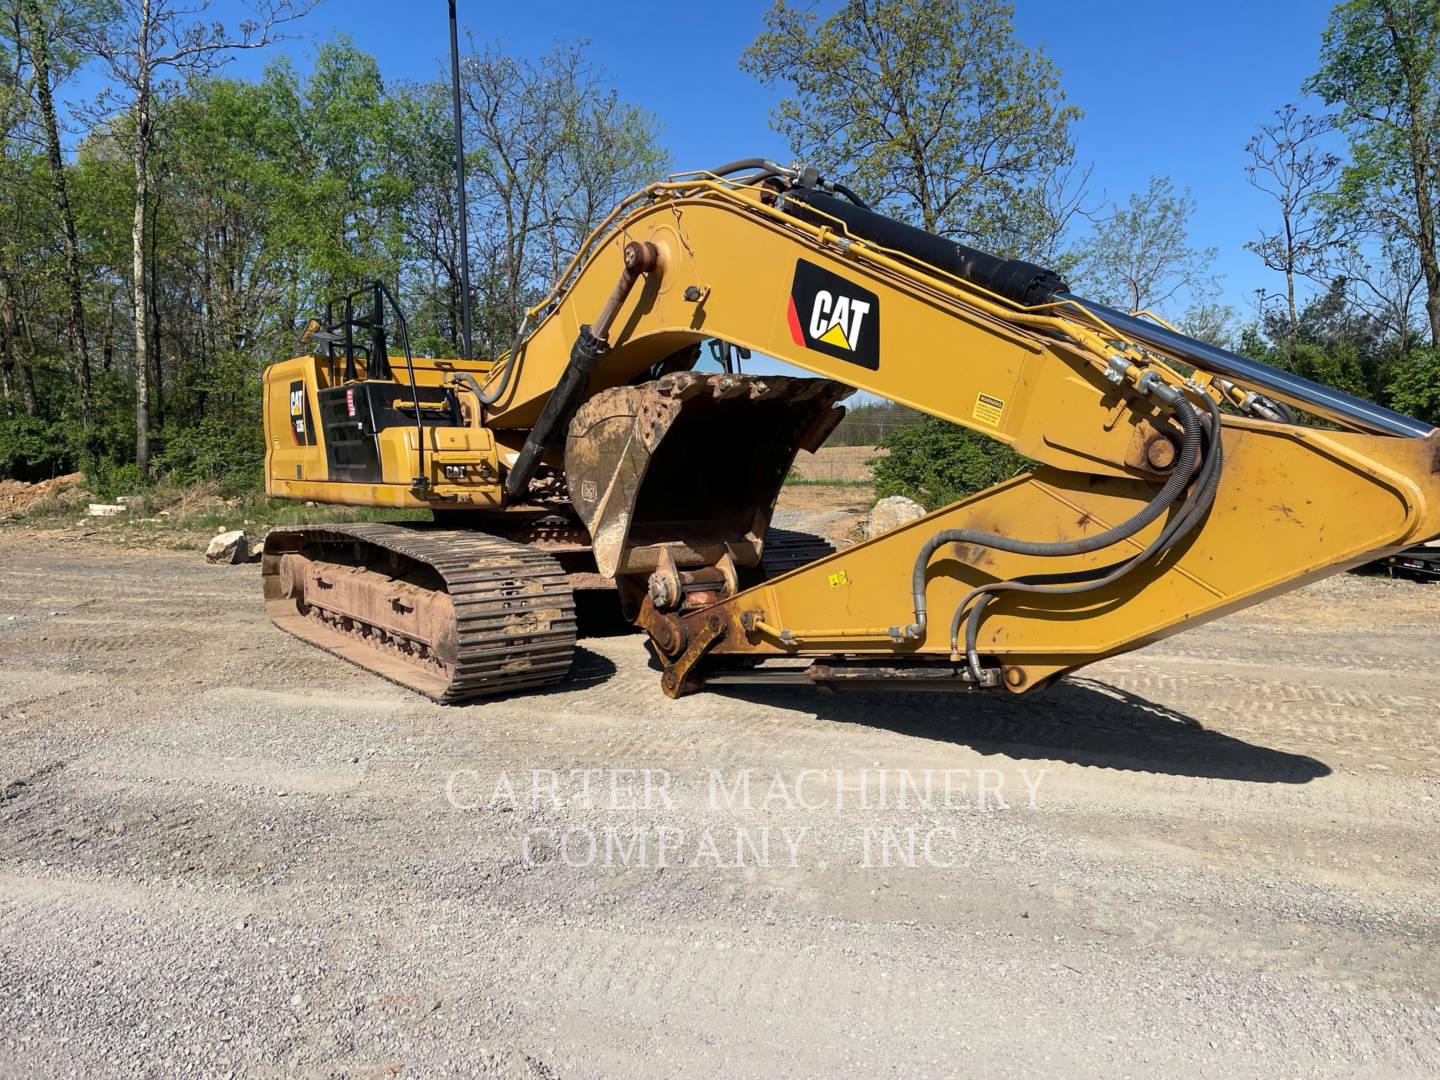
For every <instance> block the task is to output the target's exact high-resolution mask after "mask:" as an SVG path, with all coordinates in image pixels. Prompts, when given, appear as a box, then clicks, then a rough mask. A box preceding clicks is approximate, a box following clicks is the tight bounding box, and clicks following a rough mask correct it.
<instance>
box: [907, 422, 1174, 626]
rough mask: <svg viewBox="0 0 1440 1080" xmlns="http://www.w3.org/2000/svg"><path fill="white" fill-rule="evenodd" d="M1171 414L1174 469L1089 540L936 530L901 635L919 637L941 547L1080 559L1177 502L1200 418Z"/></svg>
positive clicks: (920, 558)
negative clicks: (1134, 507)
mask: <svg viewBox="0 0 1440 1080" xmlns="http://www.w3.org/2000/svg"><path fill="white" fill-rule="evenodd" d="M1175 414H1176V416H1178V417H1179V418H1180V424H1181V426H1182V427H1183V428H1184V437H1183V439H1182V441H1181V446H1180V455H1179V457H1178V458H1177V459H1176V462H1175V467H1174V469H1173V470H1172V471H1171V473H1170V476H1169V477H1168V478H1167V479H1166V481H1165V483H1164V484H1163V485H1161V487H1160V490H1159V491H1158V492H1156V493H1155V497H1154V498H1153V499H1151V500H1150V501H1149V502H1148V503H1146V504H1145V506H1144V507H1142V508H1141V509H1140V510H1139V511H1138V512H1137V513H1136V514H1135V515H1134V516H1133V517H1131V518H1129V519H1128V520H1126V521H1122V522H1120V524H1118V525H1114V526H1112V527H1110V528H1108V529H1106V530H1104V531H1103V532H1098V533H1095V534H1094V535H1093V536H1082V537H1079V538H1077V539H1075V540H1048V541H1047V540H1016V539H1014V538H1013V537H1009V536H1000V535H998V534H997V533H986V532H976V531H975V530H973V529H942V530H941V531H940V532H938V533H936V534H935V535H934V536H932V537H930V539H929V540H927V541H925V544H924V545H923V546H922V547H921V548H920V553H919V554H918V555H917V556H916V557H915V568H914V570H913V571H912V572H911V577H910V590H911V594H912V596H913V598H914V601H915V622H914V623H913V624H912V625H911V626H909V627H907V628H906V636H907V637H911V638H918V637H920V636H921V635H922V634H923V633H924V632H925V625H926V611H925V573H926V571H927V570H928V569H929V567H930V559H931V558H932V557H933V556H934V554H935V552H936V551H938V550H939V549H940V548H941V547H943V546H944V545H946V544H974V545H975V546H977V547H988V548H994V549H995V550H997V551H1007V552H1010V553H1011V554H1014V555H1036V556H1041V557H1046V558H1057V557H1063V556H1066V555H1084V554H1086V553H1087V552H1091V551H1099V550H1100V549H1101V548H1106V547H1110V546H1111V545H1112V544H1115V543H1118V542H1119V541H1121V540H1124V539H1126V538H1127V537H1130V536H1133V535H1135V533H1137V532H1139V531H1140V530H1141V529H1143V528H1145V526H1147V525H1149V524H1150V523H1151V522H1153V521H1154V520H1155V519H1156V518H1158V517H1159V516H1160V515H1161V514H1163V513H1164V512H1165V510H1166V509H1167V508H1168V507H1169V506H1170V504H1171V503H1173V502H1174V501H1175V500H1176V499H1177V498H1179V497H1180V494H1181V492H1183V491H1184V490H1185V488H1186V486H1187V485H1188V484H1189V483H1190V478H1191V474H1192V473H1193V472H1194V471H1195V466H1196V464H1197V463H1198V462H1199V460H1200V439H1201V430H1202V429H1201V424H1200V416H1199V414H1198V413H1196V412H1195V410H1194V408H1192V407H1191V405H1190V403H1189V402H1187V401H1186V400H1185V399H1184V398H1180V399H1179V400H1177V401H1176V403H1175Z"/></svg>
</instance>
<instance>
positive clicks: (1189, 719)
mask: <svg viewBox="0 0 1440 1080" xmlns="http://www.w3.org/2000/svg"><path fill="white" fill-rule="evenodd" d="M3 540H4V543H3V544H0V586H3V588H0V596H4V597H5V600H4V604H3V607H0V739H3V747H4V752H3V754H0V1075H7V1076H9V1075H13V1076H17V1077H19V1076H26V1077H30V1076H40V1075H71V1076H87V1077H89V1076H101V1075H104V1076H111V1075H114V1076H130V1075H134V1076H173V1075H186V1076H209V1075H227V1074H229V1075H247V1076H297V1075H303V1076H340V1077H395V1076H445V1075H476V1074H482V1075H496V1076H514V1077H540V1078H553V1077H592V1076H599V1077H607V1076H617V1077H618V1076H625V1077H655V1078H661V1077H665V1078H670V1077H686V1076H713V1075H715V1074H717V1073H722V1072H723V1074H724V1075H726V1076H735V1077H752V1076H753V1077H772V1076H777V1075H784V1076H834V1075H847V1074H862V1075H904V1076H906V1077H942V1076H957V1075H985V1076H991V1077H1012V1076H1037V1075H1038V1076H1055V1075H1096V1076H1099V1075H1103V1076H1116V1077H1119V1076H1164V1077H1201V1076H1262V1075H1263V1076H1286V1077H1289V1076H1350V1075H1364V1076H1417V1077H1420V1076H1426V1077H1428V1076H1434V1075H1436V1074H1437V1071H1440V953H1437V942H1440V922H1437V920H1440V906H1437V898H1440V886H1437V874H1436V871H1437V853H1436V843H1435V837H1436V824H1437V810H1440V804H1437V801H1436V796H1437V793H1440V780H1437V777H1440V765H1437V744H1440V731H1437V708H1436V702H1437V699H1440V672H1437V668H1436V665H1435V664H1434V662H1433V657H1434V656H1435V643H1436V632H1437V629H1440V587H1430V586H1422V585H1415V584H1410V583H1403V582H1390V581H1387V580H1382V579H1369V578H1357V577H1345V578H1341V579H1335V580H1332V581H1330V582H1324V583H1321V584H1320V585H1317V586H1313V587H1311V588H1309V589H1306V590H1304V591H1302V592H1299V593H1296V594H1293V595H1291V596H1289V597H1286V598H1283V599H1281V600H1279V601H1276V602H1273V603H1271V604H1270V605H1267V606H1265V607H1262V608H1258V609H1255V610H1253V611H1251V612H1248V613H1244V614H1241V615H1238V616H1233V617H1231V618H1229V619H1226V620H1223V621H1220V622H1217V623H1214V624H1212V625H1210V626H1207V627H1203V628H1199V629H1197V630H1195V631H1192V632H1191V633H1189V634H1186V635H1183V636H1182V637H1179V638H1176V639H1174V640H1172V641H1170V642H1167V643H1164V644H1162V645H1159V646H1155V647H1152V648H1150V649H1148V650H1145V651H1144V652H1140V653H1136V654H1133V655H1130V656H1127V657H1123V658H1120V659H1117V660H1113V661H1109V662H1106V663H1104V664H1101V665H1098V666H1096V667H1094V668H1092V669H1090V670H1089V671H1088V672H1087V673H1086V675H1085V677H1083V678H1078V679H1075V680H1072V681H1071V682H1069V683H1068V684H1065V685H1062V686H1060V687H1057V688H1055V689H1053V690H1051V691H1048V692H1046V693H1045V694H1044V695H1043V696H1032V697H1028V698H1025V699H1022V700H1015V701H1004V700H996V699H993V698H988V697H986V698H980V697H976V698H961V697H941V696H934V695H901V694H894V695H890V694H882V695H870V696H859V695H856V696H826V695H815V694H804V693H799V692H793V691H785V692H768V693H760V692H755V691H747V692H745V693H744V694H736V693H731V694H719V693H709V694H701V695H695V696H692V697H688V698H685V699H683V700H681V701H667V700H665V699H664V698H663V697H662V696H661V694H660V691H659V688H658V676H657V673H656V672H655V671H654V670H653V669H652V668H651V667H650V666H649V665H648V663H647V660H646V658H645V654H644V652H643V649H642V647H641V644H640V641H639V639H638V638H636V637H633V636H619V637H605V638H592V639H589V640H587V641H585V642H584V648H583V650H582V652H581V657H580V661H579V663H578V667H577V676H578V677H577V678H576V679H575V681H574V682H572V683H571V684H569V685H568V686H567V687H565V688H564V689H561V690H557V691H553V692H550V693H547V694H542V695H534V696H529V697H520V698H513V699H508V700H500V701H493V702H489V703H485V704H480V705H475V706H470V707H465V708H451V709H442V708H439V707H437V706H433V705H431V704H429V703H428V702H425V701H423V700H421V699H418V698H417V697H415V696H413V695H411V694H408V693H406V692H404V691H402V690H400V689H398V688H396V687H394V686H391V685H390V684H388V683H384V682H382V681H380V680H377V679H375V678H372V677H370V676H367V675H366V674H364V673H363V672H360V671H358V670H356V669H354V668H352V667H349V666H348V665H346V664H344V663H342V662H340V661H338V660H334V659H333V658H330V657H328V656H326V655H324V654H322V653H319V652H316V651H312V650H310V649H309V648H307V647H305V646H303V645H301V644H300V643H299V642H297V641H295V640H293V639H291V638H289V637H287V636H285V635H283V634H281V633H279V632H278V631H274V630H272V629H271V628H270V627H269V625H268V623H267V622H266V620H265V618H264V616H263V614H262V611H261V604H260V600H259V595H258V591H259V589H258V586H259V582H258V570H257V568H256V567H255V566H253V565H251V566H240V567H226V568H216V567H209V566H206V565H204V564H203V562H202V561H201V560H200V559H199V558H198V557H197V556H195V555H193V554H174V553H164V554H162V553H155V552H145V551H132V550H126V549H123V548H117V547H114V546H108V545H101V544H98V543H95V542H93V541H80V542H63V543H62V542H59V541H58V540H56V539H55V538H45V537H37V536H36V535H34V534H31V533H25V532H20V531H16V530H10V531H8V532H6V534H5V536H4V537H3ZM747 781H748V784H749V792H748V799H747V798H746V792H745V790H744V789H745V784H746V782H747ZM647 785H648V786H647ZM592 842H593V844H594V847H593V848H592V847H591V846H590V845H591V843H592Z"/></svg>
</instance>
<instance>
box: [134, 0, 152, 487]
mask: <svg viewBox="0 0 1440 1080" xmlns="http://www.w3.org/2000/svg"><path fill="white" fill-rule="evenodd" d="M139 22H140V25H139V28H138V29H139V33H138V34H137V35H136V39H135V50H136V51H135V61H136V63H135V71H136V76H137V78H136V86H135V104H134V107H133V108H132V110H131V119H132V121H133V122H134V124H135V130H134V131H133V132H132V133H131V137H132V138H133V139H134V143H133V144H132V145H131V147H130V163H131V165H132V166H133V167H134V170H135V217H134V221H133V223H132V225H131V227H130V274H131V281H130V285H131V289H132V302H133V303H134V305H135V464H136V465H137V466H138V467H139V469H140V475H141V476H144V477H148V476H149V475H150V328H149V326H148V325H146V323H147V320H146V315H147V300H148V297H147V295H146V293H147V292H148V290H147V289H146V287H145V224H146V219H145V204H146V201H147V196H148V195H149V179H150V177H149V168H150V161H149V156H150V0H140V20H139Z"/></svg>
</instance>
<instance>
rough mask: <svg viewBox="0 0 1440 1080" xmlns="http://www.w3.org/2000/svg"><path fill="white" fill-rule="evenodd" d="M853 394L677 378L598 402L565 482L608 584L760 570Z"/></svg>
mask: <svg viewBox="0 0 1440 1080" xmlns="http://www.w3.org/2000/svg"><path fill="white" fill-rule="evenodd" d="M851 393H853V391H852V390H851V388H850V387H847V386H844V385H842V384H840V383H837V382H832V381H831V380H829V379H792V378H785V377H783V376H776V377H767V376H756V375H700V374H696V373H694V372H688V371H687V372H676V373H673V374H670V375H666V376H664V377H662V378H660V379H657V380H655V381H654V382H648V383H642V384H640V385H638V386H618V387H615V388H614V389H611V390H605V391H602V392H601V393H599V394H596V395H595V396H594V397H592V398H590V399H589V400H588V401H587V402H585V404H584V405H582V406H581V407H580V409H579V411H577V412H576V414H575V418H574V420H572V421H571V423H570V433H569V437H568V439H567V440H566V443H565V473H566V478H567V481H568V483H569V485H570V498H571V502H572V503H573V505H574V507H575V510H576V512H577V513H578V514H579V515H580V518H581V520H582V521H584V523H585V526H586V528H587V529H589V531H590V537H591V542H592V544H593V546H594V552H595V561H596V563H597V564H598V566H599V569H600V572H601V573H602V574H605V575H606V576H608V577H614V576H616V575H617V574H639V573H649V572H650V571H653V570H654V569H655V568H656V566H657V565H658V560H659V558H660V553H661V551H662V550H668V553H669V555H670V557H671V558H673V559H674V561H675V564H676V565H677V566H679V567H687V566H710V565H713V564H715V563H716V562H718V561H719V560H720V559H721V558H723V557H724V555H725V554H726V553H727V552H728V553H729V554H730V555H731V557H732V558H733V559H734V560H735V563H736V565H737V566H754V565H756V564H757V563H758V562H759V560H760V554H761V545H762V543H763V541H764V536H765V531H766V529H767V528H769V525H770V517H771V514H773V513H774V510H775V500H776V498H778V496H779V494H780V486H781V485H782V484H783V483H784V482H785V477H786V475H787V474H788V473H789V472H790V467H791V465H792V464H793V463H794V461H795V455H796V454H797V453H798V452H799V451H801V450H808V451H812V452H813V451H814V450H816V449H817V448H818V447H819V446H820V445H821V443H823V442H824V441H825V439H826V437H827V436H829V434H830V432H832V431H833V430H834V429H835V425H836V424H838V423H839V422H840V420H841V418H842V417H843V416H844V415H845V410H844V408H843V407H841V406H839V405H838V404H837V403H838V402H839V401H841V400H842V399H843V398H846V397H848V396H849V395H850V394H851Z"/></svg>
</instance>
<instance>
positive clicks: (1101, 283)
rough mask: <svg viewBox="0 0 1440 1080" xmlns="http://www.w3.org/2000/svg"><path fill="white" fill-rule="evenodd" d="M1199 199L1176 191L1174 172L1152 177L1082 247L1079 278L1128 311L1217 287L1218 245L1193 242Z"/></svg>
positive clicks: (1099, 296) (1096, 293)
mask: <svg viewBox="0 0 1440 1080" xmlns="http://www.w3.org/2000/svg"><path fill="white" fill-rule="evenodd" d="M1194 212H1195V198H1194V196H1193V195H1191V194H1190V192H1189V190H1188V189H1187V190H1186V191H1184V192H1181V193H1177V192H1176V191H1175V186H1174V185H1173V184H1172V183H1171V182H1170V179H1169V177H1154V176H1152V177H1151V178H1150V183H1149V185H1148V186H1147V187H1146V189H1145V190H1144V191H1143V192H1140V193H1137V194H1135V195H1132V196H1130V200H1129V202H1127V203H1126V204H1125V205H1124V206H1119V205H1113V204H1112V206H1111V212H1110V215H1109V216H1108V217H1106V218H1103V219H1102V220H1101V221H1100V222H1099V223H1098V224H1097V225H1096V227H1095V235H1094V236H1093V237H1091V239H1090V240H1089V241H1088V242H1087V243H1086V244H1084V245H1083V246H1082V247H1081V251H1080V257H1079V264H1078V266H1077V268H1076V272H1075V275H1074V276H1075V278H1076V280H1077V281H1080V282H1082V283H1083V284H1084V285H1085V287H1086V288H1087V289H1089V290H1090V292H1091V294H1092V295H1093V296H1094V297H1095V298H1096V299H1097V300H1101V301H1103V302H1105V303H1109V304H1114V305H1116V306H1119V307H1124V308H1125V309H1126V310H1128V311H1140V310H1142V309H1145V308H1150V307H1159V306H1161V305H1163V304H1165V303H1166V302H1167V301H1169V300H1172V299H1174V298H1175V296H1176V295H1177V294H1179V293H1182V292H1189V293H1192V294H1197V293H1198V294H1203V293H1207V292H1209V291H1213V283H1214V277H1213V275H1211V273H1210V269H1209V268H1210V265H1211V264H1212V263H1213V262H1214V260H1215V249H1214V248H1206V249H1204V250H1203V251H1202V250H1198V249H1196V248H1193V247H1191V246H1190V233H1189V229H1190V217H1191V215H1192V214H1194Z"/></svg>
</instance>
